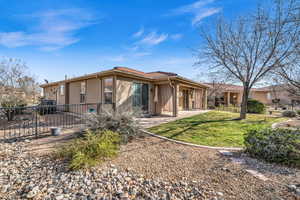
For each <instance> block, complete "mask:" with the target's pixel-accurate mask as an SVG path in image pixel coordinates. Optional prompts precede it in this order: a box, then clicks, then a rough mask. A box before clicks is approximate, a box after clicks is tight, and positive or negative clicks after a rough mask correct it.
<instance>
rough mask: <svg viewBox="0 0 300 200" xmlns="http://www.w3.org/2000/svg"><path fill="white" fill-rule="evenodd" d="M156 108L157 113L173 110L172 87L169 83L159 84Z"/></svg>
mask: <svg viewBox="0 0 300 200" xmlns="http://www.w3.org/2000/svg"><path fill="white" fill-rule="evenodd" d="M156 110H157V112H158V114H161V113H162V114H163V113H164V112H168V113H169V112H172V111H173V102H172V88H171V86H170V85H169V84H163V85H159V92H158V104H157V109H156Z"/></svg>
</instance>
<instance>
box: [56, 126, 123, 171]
mask: <svg viewBox="0 0 300 200" xmlns="http://www.w3.org/2000/svg"><path fill="white" fill-rule="evenodd" d="M119 147H120V135H119V134H118V133H115V132H112V131H102V132H100V131H97V132H91V131H88V132H87V133H86V134H85V135H84V137H82V138H78V139H75V140H74V141H72V142H70V143H69V144H66V145H64V146H63V147H61V148H60V149H59V150H58V152H57V156H58V157H59V158H66V159H69V160H70V163H69V167H70V169H73V170H76V169H81V168H88V167H91V166H94V165H96V164H98V163H101V162H102V161H104V160H106V159H108V158H112V157H114V156H116V155H117V153H118V151H119Z"/></svg>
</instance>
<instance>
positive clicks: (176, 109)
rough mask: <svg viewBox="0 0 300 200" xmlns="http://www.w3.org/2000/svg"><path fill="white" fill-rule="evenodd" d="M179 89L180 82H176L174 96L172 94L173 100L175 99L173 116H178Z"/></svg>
mask: <svg viewBox="0 0 300 200" xmlns="http://www.w3.org/2000/svg"><path fill="white" fill-rule="evenodd" d="M177 89H178V84H177V83H174V85H173V92H172V94H173V96H172V100H173V109H172V110H173V117H177V116H178V105H177V104H178V101H177V95H178V93H177Z"/></svg>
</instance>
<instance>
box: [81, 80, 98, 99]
mask: <svg viewBox="0 0 300 200" xmlns="http://www.w3.org/2000/svg"><path fill="white" fill-rule="evenodd" d="M79 92H80V91H79ZM100 102H101V80H100V79H97V78H94V79H88V80H87V81H86V103H100Z"/></svg>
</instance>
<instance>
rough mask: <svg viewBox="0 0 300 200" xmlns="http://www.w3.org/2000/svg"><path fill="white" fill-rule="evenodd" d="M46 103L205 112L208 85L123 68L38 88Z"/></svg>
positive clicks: (155, 112)
mask: <svg viewBox="0 0 300 200" xmlns="http://www.w3.org/2000/svg"><path fill="white" fill-rule="evenodd" d="M41 87H42V88H43V94H44V98H45V99H52V100H56V101H57V104H89V103H100V104H101V108H102V109H105V110H120V111H128V110H133V109H134V108H141V109H142V110H143V111H144V112H145V113H148V114H150V115H160V114H171V115H173V116H177V115H178V112H179V111H183V110H192V109H206V108H207V89H208V88H209V86H208V85H206V84H202V83H199V82H195V81H192V80H189V79H187V78H184V77H181V76H179V75H177V74H175V73H170V72H161V71H158V72H149V73H145V72H141V71H137V70H134V69H130V68H126V67H115V68H113V69H111V70H107V71H102V72H98V73H94V74H89V75H84V76H80V77H76V78H71V79H66V80H62V81H58V82H53V83H47V84H43V85H41Z"/></svg>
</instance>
